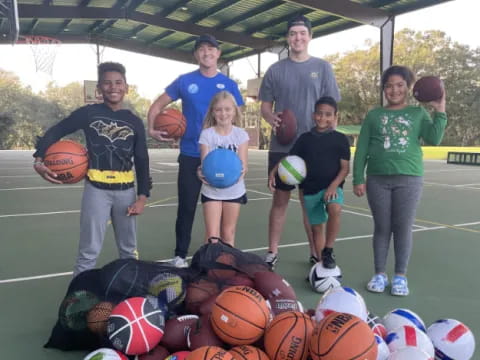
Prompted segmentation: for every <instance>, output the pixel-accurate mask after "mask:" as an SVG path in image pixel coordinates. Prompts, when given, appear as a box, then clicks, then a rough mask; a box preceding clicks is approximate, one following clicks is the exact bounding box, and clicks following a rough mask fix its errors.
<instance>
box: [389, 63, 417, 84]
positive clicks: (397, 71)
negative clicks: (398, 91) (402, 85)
mask: <svg viewBox="0 0 480 360" xmlns="http://www.w3.org/2000/svg"><path fill="white" fill-rule="evenodd" d="M392 75H398V76H401V77H402V78H403V80H405V81H406V83H407V86H408V88H409V89H410V88H411V86H412V85H413V83H414V82H415V74H414V73H413V71H412V70H410V68H408V67H406V66H400V65H393V66H390V67H389V68H388V69H387V70H385V71H384V72H383V74H382V80H381V81H382V89H385V84H386V83H387V81H388V78H389V77H390V76H392Z"/></svg>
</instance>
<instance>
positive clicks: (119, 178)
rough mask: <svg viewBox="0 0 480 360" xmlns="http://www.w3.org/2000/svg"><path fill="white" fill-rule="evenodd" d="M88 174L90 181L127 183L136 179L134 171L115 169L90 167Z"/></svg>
mask: <svg viewBox="0 0 480 360" xmlns="http://www.w3.org/2000/svg"><path fill="white" fill-rule="evenodd" d="M87 176H88V178H89V179H90V181H95V182H100V183H105V184H126V183H131V182H133V181H134V175H133V171H132V170H130V171H114V170H97V169H89V170H88V172H87Z"/></svg>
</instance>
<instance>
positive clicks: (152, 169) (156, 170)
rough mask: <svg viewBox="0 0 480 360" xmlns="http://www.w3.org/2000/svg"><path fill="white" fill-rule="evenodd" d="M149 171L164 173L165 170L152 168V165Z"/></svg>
mask: <svg viewBox="0 0 480 360" xmlns="http://www.w3.org/2000/svg"><path fill="white" fill-rule="evenodd" d="M150 171H154V172H156V173H164V172H165V171H163V170H160V169H155V168H153V167H151V168H150Z"/></svg>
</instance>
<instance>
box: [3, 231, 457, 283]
mask: <svg viewBox="0 0 480 360" xmlns="http://www.w3.org/2000/svg"><path fill="white" fill-rule="evenodd" d="M454 226H459V225H454ZM445 228H446V227H445V226H435V227H432V228H426V229H417V230H413V232H420V231H432V230H441V229H445ZM371 237H372V234H368V235H357V236H346V237H343V238H338V239H337V240H336V241H346V240H355V239H365V238H371ZM306 245H308V242H306V241H304V242H298V243H290V244H283V245H279V246H278V247H279V248H282V249H283V248H290V247H298V246H306ZM267 249H268V246H263V247H258V248H251V249H241V250H242V251H244V252H255V251H262V250H267ZM191 258H192V257H191V256H189V257H187V259H191ZM169 260H170V259H163V260H157V262H164V261H169ZM68 275H72V272H71V271H70V272H62V273H53V274H45V275H37V276H26V277H19V278H12V279H4V280H0V284H8V283H16V282H22V281H30V280H40V279H49V278H54V277H60V276H68Z"/></svg>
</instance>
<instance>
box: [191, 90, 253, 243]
mask: <svg viewBox="0 0 480 360" xmlns="http://www.w3.org/2000/svg"><path fill="white" fill-rule="evenodd" d="M240 118H241V112H240V109H239V107H238V106H237V103H236V101H235V98H234V97H233V96H232V94H231V93H229V92H228V91H221V92H219V93H217V94H216V95H215V96H214V97H213V98H212V101H211V102H210V106H209V107H208V111H207V115H206V116H205V121H204V126H203V128H204V129H203V131H202V132H201V134H200V139H199V143H200V159H201V161H202V162H203V159H205V157H206V156H207V154H208V153H209V152H210V151H213V150H215V149H228V150H232V151H234V152H236V153H237V155H238V157H239V158H240V160H241V162H242V174H241V176H240V178H239V180H238V181H237V182H236V183H235V184H233V185H232V186H230V187H227V188H215V187H213V186H211V185H210V184H208V183H207V181H206V180H205V177H204V176H203V174H202V170H201V169H202V166H201V165H200V166H199V168H198V176H199V178H200V179H201V180H202V182H203V184H202V189H201V194H202V196H201V201H202V205H203V216H204V219H205V240H206V241H208V239H210V238H212V237H217V238H221V239H222V240H223V241H224V242H225V243H227V244H230V245H231V246H234V244H235V229H236V226H237V221H238V216H239V214H240V205H241V204H246V203H247V195H246V189H245V182H244V176H245V173H246V172H247V157H248V140H249V137H248V134H247V132H246V131H245V130H244V129H242V128H239V127H237V126H235V125H234V124H238V123H239V122H240Z"/></svg>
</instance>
